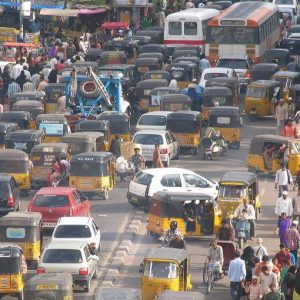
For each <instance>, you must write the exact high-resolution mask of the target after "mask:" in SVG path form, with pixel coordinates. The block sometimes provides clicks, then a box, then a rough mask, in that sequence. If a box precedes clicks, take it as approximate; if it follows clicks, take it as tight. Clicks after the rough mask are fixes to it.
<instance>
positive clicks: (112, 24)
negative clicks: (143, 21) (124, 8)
mask: <svg viewBox="0 0 300 300" xmlns="http://www.w3.org/2000/svg"><path fill="white" fill-rule="evenodd" d="M127 27H129V22H104V23H103V24H102V25H101V28H102V29H118V28H127Z"/></svg>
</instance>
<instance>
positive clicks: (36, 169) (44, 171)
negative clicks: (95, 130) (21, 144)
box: [30, 143, 69, 189]
mask: <svg viewBox="0 0 300 300" xmlns="http://www.w3.org/2000/svg"><path fill="white" fill-rule="evenodd" d="M68 147H69V146H68V144H66V143H44V144H40V145H36V146H34V147H33V148H32V150H31V155H30V158H31V161H32V163H33V170H32V172H31V176H30V182H31V187H32V188H33V189H39V188H41V187H44V186H47V185H48V182H47V181H48V175H49V174H50V173H51V169H52V163H53V161H54V160H55V159H56V158H59V159H62V158H66V159H67V160H69V154H68Z"/></svg>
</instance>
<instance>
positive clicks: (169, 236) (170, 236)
mask: <svg viewBox="0 0 300 300" xmlns="http://www.w3.org/2000/svg"><path fill="white" fill-rule="evenodd" d="M177 226H178V225H177V222H176V221H171V222H170V229H168V230H167V231H166V232H165V233H164V235H163V236H162V238H161V240H162V244H163V245H164V246H166V247H169V245H170V242H171V241H172V240H174V239H175V234H180V236H181V237H182V232H181V231H180V230H179V229H178V228H177Z"/></svg>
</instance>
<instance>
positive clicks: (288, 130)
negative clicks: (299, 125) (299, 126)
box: [281, 118, 297, 139]
mask: <svg viewBox="0 0 300 300" xmlns="http://www.w3.org/2000/svg"><path fill="white" fill-rule="evenodd" d="M281 135H282V136H285V137H288V138H291V139H295V138H296V137H297V132H296V127H295V126H294V124H293V120H292V119H291V118H288V119H287V120H286V123H285V125H284V128H283V130H282V132H281Z"/></svg>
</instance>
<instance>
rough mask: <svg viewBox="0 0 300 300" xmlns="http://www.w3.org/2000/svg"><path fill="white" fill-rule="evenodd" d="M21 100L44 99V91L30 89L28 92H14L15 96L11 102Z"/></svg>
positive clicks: (41, 100)
mask: <svg viewBox="0 0 300 300" xmlns="http://www.w3.org/2000/svg"><path fill="white" fill-rule="evenodd" d="M20 100H35V101H40V102H43V101H44V93H43V92H38V91H28V92H21V93H17V94H14V95H13V97H12V98H11V102H10V104H11V105H12V104H14V103H15V102H17V101H20Z"/></svg>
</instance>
